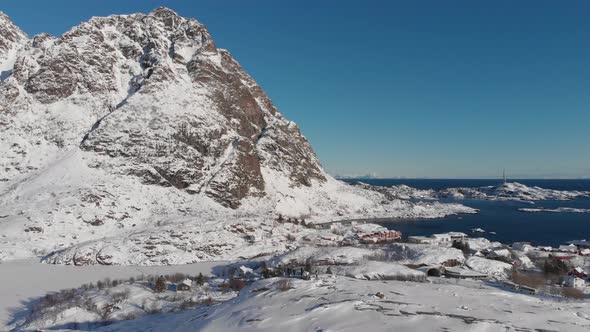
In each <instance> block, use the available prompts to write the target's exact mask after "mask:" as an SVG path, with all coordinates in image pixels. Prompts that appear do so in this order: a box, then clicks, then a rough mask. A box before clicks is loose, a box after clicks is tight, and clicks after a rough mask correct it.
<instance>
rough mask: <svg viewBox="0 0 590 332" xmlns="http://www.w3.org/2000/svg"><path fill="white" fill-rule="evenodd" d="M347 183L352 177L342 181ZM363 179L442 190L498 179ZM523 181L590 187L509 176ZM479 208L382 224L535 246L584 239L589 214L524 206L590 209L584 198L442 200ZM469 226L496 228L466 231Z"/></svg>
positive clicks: (589, 230) (589, 185)
mask: <svg viewBox="0 0 590 332" xmlns="http://www.w3.org/2000/svg"><path fill="white" fill-rule="evenodd" d="M346 181H350V182H353V181H355V180H346ZM362 181H363V182H365V183H369V184H373V185H381V186H390V185H399V184H405V185H408V186H411V187H414V188H419V189H443V188H451V187H481V186H490V185H498V184H499V183H500V182H501V181H500V180H480V179H478V180H441V179H435V180H429V179H363V180H362ZM510 181H516V182H519V183H522V184H525V185H527V186H539V187H541V188H547V189H556V190H586V191H590V180H530V179H527V180H510ZM446 201H447V202H457V203H461V204H463V205H467V206H470V207H473V208H476V209H479V210H480V213H478V214H475V215H461V216H451V217H447V218H440V219H424V220H422V219H416V220H402V221H400V220H392V221H391V222H386V223H384V226H386V227H388V228H390V229H396V230H399V231H401V232H402V233H403V234H404V235H405V236H408V235H431V234H434V233H443V232H449V231H459V232H465V233H467V234H469V235H471V236H483V237H486V238H488V239H490V240H493V241H499V242H502V243H512V242H516V241H529V242H532V243H533V244H535V245H550V246H558V245H560V244H565V242H567V241H570V240H575V239H590V213H553V212H539V213H527V212H522V211H518V209H519V208H525V207H536V208H539V207H544V208H557V207H573V208H584V209H590V199H577V200H572V201H539V202H535V203H534V204H528V203H522V202H511V201H485V200H446ZM472 228H482V229H484V230H486V231H493V232H496V233H497V234H496V235H492V234H489V233H485V234H471V233H470V230H471V229H472Z"/></svg>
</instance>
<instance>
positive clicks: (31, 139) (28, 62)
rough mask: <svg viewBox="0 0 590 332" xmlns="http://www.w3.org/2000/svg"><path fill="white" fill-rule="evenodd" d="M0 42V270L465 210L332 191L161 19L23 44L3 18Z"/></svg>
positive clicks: (268, 120)
mask: <svg viewBox="0 0 590 332" xmlns="http://www.w3.org/2000/svg"><path fill="white" fill-rule="evenodd" d="M0 31H2V34H1V35H2V37H0V38H1V39H0V61H1V64H2V66H3V67H2V68H3V69H2V70H3V79H2V81H1V82H0V91H2V93H1V94H0V163H1V164H2V172H0V228H1V229H2V234H1V236H2V237H1V238H0V260H6V259H13V258H24V257H30V256H39V255H47V254H50V253H53V254H52V255H51V256H50V257H48V258H47V261H49V262H54V263H65V264H73V263H75V264H97V263H100V264H144V265H153V264H172V263H178V264H180V263H189V262H195V261H202V260H213V259H222V258H223V259H231V258H235V257H238V256H241V257H250V256H255V255H258V254H260V253H265V252H274V251H282V250H286V249H287V248H290V247H291V246H293V244H292V243H289V241H287V240H286V236H287V235H288V234H289V233H292V232H293V229H294V228H297V229H301V232H312V231H313V230H311V229H309V228H305V227H303V226H298V225H293V223H288V224H279V223H277V222H276V221H275V219H277V218H278V217H279V216H281V218H284V219H285V220H288V219H289V218H297V220H298V221H300V220H302V219H305V220H306V221H308V222H309V221H315V222H321V221H331V220H334V219H348V218H370V217H441V216H445V215H448V214H453V213H473V212H474V210H473V209H469V208H467V207H464V206H462V205H458V204H440V203H413V202H410V201H407V200H399V199H394V198H390V197H387V196H386V195H384V194H382V193H379V192H376V191H373V190H366V189H364V188H357V187H353V186H349V185H347V184H344V183H342V182H340V181H337V180H335V179H333V178H332V177H330V176H329V175H328V174H326V173H325V172H324V170H323V169H322V167H321V165H320V163H319V161H318V159H317V157H316V155H315V153H314V152H313V150H312V148H311V146H310V145H309V143H308V142H307V140H306V139H305V137H304V136H303V135H302V134H301V132H300V130H299V128H298V127H297V125H296V124H294V123H293V122H291V121H289V120H287V119H285V118H284V117H283V116H282V115H281V114H280V113H279V111H278V110H277V109H276V108H275V106H274V105H273V104H272V102H271V101H270V99H269V98H268V97H267V96H266V95H265V93H264V92H263V91H262V89H261V88H260V87H259V86H258V85H257V84H256V82H255V81H254V80H253V79H252V78H251V77H250V76H249V75H248V74H247V73H245V72H244V70H243V69H242V68H241V66H240V65H239V64H238V62H237V61H235V60H234V59H233V57H232V56H231V54H230V53H229V52H228V51H226V50H223V49H220V48H217V47H216V45H215V43H214V42H213V39H212V38H211V36H210V34H209V32H208V31H207V29H206V27H205V26H204V25H203V24H201V23H199V22H197V21H196V20H194V19H187V18H183V17H181V16H179V15H178V14H176V13H175V12H173V11H172V10H169V9H167V8H158V9H156V10H154V11H152V12H151V13H149V14H131V15H113V16H109V17H93V18H92V19H90V20H89V21H88V22H85V23H82V24H80V25H78V26H76V27H73V28H72V29H71V30H70V31H68V32H66V33H65V34H64V35H62V36H60V37H53V36H50V35H48V34H40V35H36V36H33V37H32V38H30V39H28V38H27V37H26V36H25V35H24V33H22V31H20V30H19V29H18V28H17V27H16V26H15V25H14V24H13V23H12V22H11V21H10V19H8V17H6V16H5V15H3V14H2V15H1V16H0ZM23 243H26V244H27V245H26V246H25V245H23Z"/></svg>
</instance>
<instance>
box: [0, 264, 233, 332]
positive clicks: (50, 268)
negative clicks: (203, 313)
mask: <svg viewBox="0 0 590 332" xmlns="http://www.w3.org/2000/svg"><path fill="white" fill-rule="evenodd" d="M219 265H223V262H203V263H196V264H188V265H179V266H153V267H143V266H104V265H95V266H63V265H51V264H42V263H39V262H38V261H37V260H21V261H11V262H5V263H2V264H0V331H4V330H8V327H7V326H8V325H9V324H10V321H11V320H12V319H13V318H14V317H12V313H13V312H16V311H22V309H23V304H24V302H25V301H27V300H30V299H33V298H36V297H40V296H43V295H45V294H46V293H47V292H52V291H59V290H62V289H67V288H74V287H79V286H81V285H82V284H86V283H90V282H97V281H99V280H102V279H105V278H111V279H114V278H117V279H119V278H129V277H136V276H138V275H142V274H144V275H151V274H154V275H157V274H172V273H176V272H180V273H187V274H191V275H195V274H198V273H203V274H205V275H209V274H210V273H211V271H212V269H213V268H214V267H215V266H219Z"/></svg>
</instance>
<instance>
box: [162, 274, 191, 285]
mask: <svg viewBox="0 0 590 332" xmlns="http://www.w3.org/2000/svg"><path fill="white" fill-rule="evenodd" d="M187 277H188V276H187V275H186V274H183V273H175V274H172V275H167V276H166V280H168V281H170V282H174V283H177V282H181V281H183V280H184V279H186V278H187Z"/></svg>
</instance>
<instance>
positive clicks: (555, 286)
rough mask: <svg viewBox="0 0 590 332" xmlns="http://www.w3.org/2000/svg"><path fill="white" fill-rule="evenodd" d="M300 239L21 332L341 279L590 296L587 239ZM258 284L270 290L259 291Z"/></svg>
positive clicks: (87, 290)
mask: <svg viewBox="0 0 590 332" xmlns="http://www.w3.org/2000/svg"><path fill="white" fill-rule="evenodd" d="M291 222H294V221H291ZM312 227H313V228H312ZM234 228H236V229H239V231H240V232H243V236H244V237H245V238H248V239H250V240H252V239H251V238H252V237H255V236H256V235H255V233H254V232H255V229H253V228H249V227H247V226H240V225H236V226H235V227H234ZM305 229H308V230H311V229H313V231H310V232H306V231H304V230H305ZM294 230H295V229H294ZM296 230H297V231H295V232H293V233H292V234H288V236H285V238H284V241H288V242H289V243H290V247H291V248H292V249H291V250H288V251H285V252H282V253H278V254H270V255H262V256H259V257H255V258H250V259H248V260H241V261H236V262H230V263H226V264H220V265H219V266H217V267H215V268H214V269H213V271H212V274H211V275H203V274H200V273H199V274H198V275H192V276H191V275H190V274H180V273H177V274H172V275H159V276H158V275H148V276H145V275H141V276H138V277H136V278H130V279H127V280H104V281H101V282H98V283H97V284H87V285H84V286H83V287H81V288H79V289H72V290H65V291H61V292H58V293H52V294H48V295H47V296H45V297H43V298H41V299H40V300H37V301H36V302H33V303H31V304H30V305H29V307H30V308H31V313H30V316H28V318H27V319H26V320H25V321H24V322H22V323H21V325H20V328H21V329H23V330H30V329H32V330H35V329H45V328H49V327H51V326H56V325H59V326H66V327H68V328H87V329H94V328H98V327H100V326H104V325H108V324H112V323H115V322H119V321H125V320H131V319H135V318H138V317H141V316H146V315H153V314H156V313H168V312H177V311H185V310H188V309H195V308H197V309H198V308H206V307H209V306H215V305H219V304H223V303H226V302H228V301H229V300H231V299H234V298H237V297H240V295H241V294H242V291H243V290H244V289H248V292H249V294H250V293H254V294H257V293H258V292H271V293H272V292H279V293H281V292H287V291H289V290H291V289H294V288H301V287H312V288H313V287H316V286H313V285H326V284H327V283H328V284H329V283H342V282H345V280H358V281H363V282H369V283H374V284H375V285H378V283H376V282H375V281H383V282H403V283H408V282H409V283H414V284H416V285H418V284H421V285H433V287H434V286H436V285H439V286H438V287H439V288H437V289H446V287H449V286H450V285H461V287H467V288H466V289H473V288H474V287H475V288H476V289H484V288H490V289H496V290H499V291H501V292H507V293H513V294H519V295H520V296H532V297H535V298H539V299H548V300H550V301H558V302H559V301H562V300H567V301H579V300H584V299H586V298H588V294H589V293H590V288H589V287H588V278H589V275H588V272H587V271H588V268H589V267H590V264H589V263H590V260H587V258H588V257H590V256H589V254H590V242H588V241H584V240H580V241H572V242H570V243H568V244H566V245H562V246H560V247H558V248H551V247H537V246H533V245H531V244H530V243H527V242H517V243H513V244H511V245H506V244H501V243H498V242H491V241H489V240H488V239H486V238H484V237H470V236H469V235H468V234H465V233H461V232H449V233H442V234H433V235H431V236H407V237H404V236H403V234H401V232H399V231H395V230H390V229H387V228H385V227H383V226H381V225H378V224H373V223H364V222H354V221H353V222H345V223H341V222H334V223H330V224H326V225H322V226H320V227H318V226H310V225H307V226H303V225H301V222H300V223H299V225H298V228H297V229H296ZM253 233H254V234H253ZM472 233H474V234H477V236H479V235H480V234H481V233H480V232H475V231H472ZM258 240H259V239H258ZM261 283H262V284H263V285H265V286H255V285H259V284H261ZM306 285H307V286H306ZM392 285H396V284H392ZM252 287H255V288H254V289H251V288H252ZM384 287H385V288H382V289H379V287H372V288H376V289H377V290H376V291H375V292H374V293H373V294H371V295H370V298H371V297H372V298H375V299H378V300H382V301H386V297H388V296H392V295H391V294H389V295H388V293H387V292H386V291H385V289H387V287H390V286H385V285H384ZM428 287H430V286H428ZM428 287H427V288H428ZM440 287H442V288H440ZM247 296H251V295H247ZM441 301H443V299H441ZM459 301H460V298H459ZM459 303H461V302H459ZM471 305H473V304H471ZM460 307H468V306H467V304H466V303H465V304H462V305H461V306H460ZM80 317H82V318H83V319H84V323H83V324H82V323H80V321H79V320H80Z"/></svg>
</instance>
